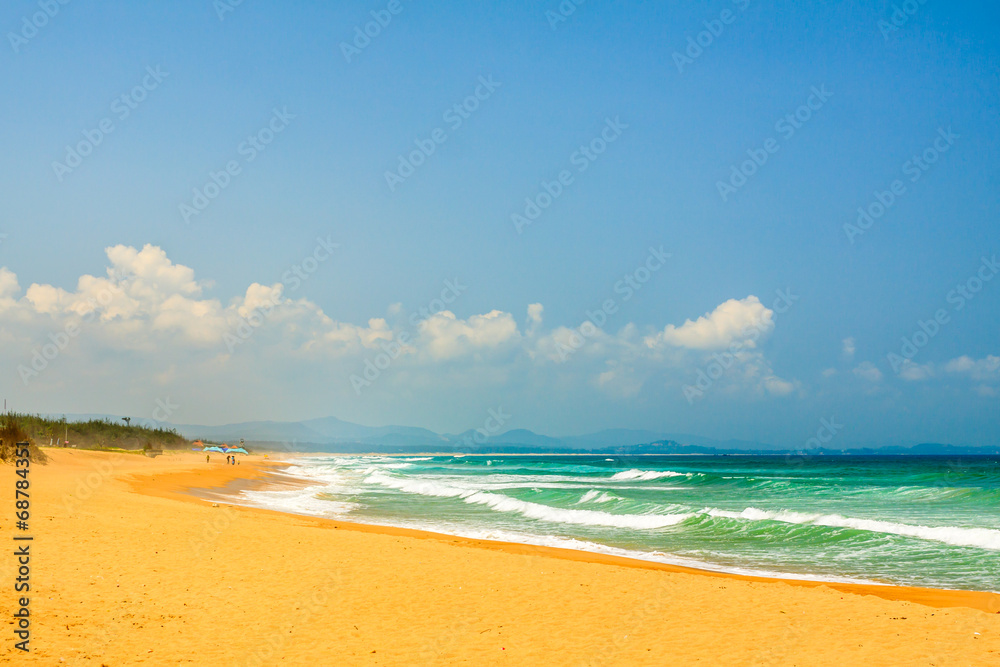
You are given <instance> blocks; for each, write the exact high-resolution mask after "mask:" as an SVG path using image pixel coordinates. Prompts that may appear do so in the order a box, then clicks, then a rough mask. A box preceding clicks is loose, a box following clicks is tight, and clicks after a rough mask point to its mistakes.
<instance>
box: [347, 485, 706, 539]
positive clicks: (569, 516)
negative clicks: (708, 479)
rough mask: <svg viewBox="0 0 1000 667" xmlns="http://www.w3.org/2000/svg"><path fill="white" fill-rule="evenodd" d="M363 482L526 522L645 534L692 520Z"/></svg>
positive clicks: (448, 489) (454, 489)
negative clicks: (512, 515) (481, 508)
mask: <svg viewBox="0 0 1000 667" xmlns="http://www.w3.org/2000/svg"><path fill="white" fill-rule="evenodd" d="M365 481H366V482H369V483H372V484H378V485H380V486H385V487H388V488H390V489H396V490H398V491H403V492H406V493H416V494H419V495H422V496H434V497H438V498H460V499H461V500H462V501H463V502H465V503H468V504H470V505H485V506H486V507H489V508H490V509H492V510H494V511H496V512H511V513H515V514H520V515H521V516H524V517H527V518H529V519H538V520H540V521H550V522H553V523H564V524H577V525H586V526H606V527H611V528H634V529H639V530H649V529H655V528H665V527H667V526H674V525H677V524H678V523H681V522H682V521H684V520H685V519H688V518H690V517H692V516H694V515H693V514H610V513H608V512H598V511H596V510H573V509H562V508H559V507H551V506H549V505H540V504H538V503H532V502H528V501H526V500H518V499H517V498H511V497H510V496H505V495H502V494H499V493H488V492H486V491H479V490H477V489H467V488H461V487H457V486H451V485H448V484H441V483H439V482H430V481H418V480H406V479H399V478H396V477H391V476H389V475H386V474H383V473H379V472H376V473H372V474H371V475H369V476H368V477H367V478H366V479H365Z"/></svg>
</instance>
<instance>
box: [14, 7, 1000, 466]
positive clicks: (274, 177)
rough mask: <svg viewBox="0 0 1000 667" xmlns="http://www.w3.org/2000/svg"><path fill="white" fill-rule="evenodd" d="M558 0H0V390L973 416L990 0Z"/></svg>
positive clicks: (29, 402) (733, 414)
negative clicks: (986, 0)
mask: <svg viewBox="0 0 1000 667" xmlns="http://www.w3.org/2000/svg"><path fill="white" fill-rule="evenodd" d="M569 4H570V5H573V6H574V7H575V9H573V11H571V12H568V13H566V11H568V10H565V11H564V10H561V9H560V7H562V6H563V5H566V3H563V5H560V4H559V3H558V2H547V3H542V4H538V3H528V2H524V1H521V0H516V1H515V0H511V1H509V2H503V3H492V4H489V3H487V4H478V5H470V6H459V7H451V6H442V5H436V4H420V3H411V2H409V1H408V0H403V1H401V2H400V3H398V4H394V5H393V7H394V8H395V10H398V11H395V10H394V11H393V12H389V10H388V9H386V7H387V4H386V3H384V2H383V3H366V4H357V3H347V4H343V5H337V6H327V5H325V4H323V3H314V2H304V3H299V4H298V5H297V6H296V7H295V8H294V9H290V8H287V7H277V6H271V5H259V4H254V3H241V4H239V5H230V4H225V3H222V6H223V7H225V9H222V10H220V9H219V6H220V3H215V4H214V5H213V4H212V3H193V4H181V5H177V6H171V7H170V9H169V10H166V9H155V8H150V7H145V6H131V5H119V4H117V3H116V4H114V5H111V6H107V5H101V6H92V5H87V4H85V3H70V4H66V5H62V4H60V5H59V6H58V12H57V14H56V15H55V16H52V17H51V18H49V19H46V21H45V22H44V25H42V26H34V28H33V29H32V28H31V27H30V26H31V21H32V15H33V14H35V12H37V11H39V10H38V6H37V5H36V4H34V3H15V4H13V5H10V6H7V7H5V8H4V9H2V10H0V26H5V27H6V29H5V30H4V32H5V34H7V36H8V39H7V43H8V50H7V51H6V53H5V55H4V56H2V57H3V58H5V59H6V64H5V66H4V67H3V68H0V86H2V87H3V89H4V90H5V91H7V92H8V95H7V96H6V102H5V103H4V104H3V113H4V114H5V118H6V119H7V121H8V123H7V127H9V128H11V129H10V130H9V131H8V132H7V135H6V140H5V145H6V147H7V150H6V151H4V154H3V156H0V194H2V196H3V199H4V202H5V203H6V213H7V214H6V215H5V216H4V218H3V219H2V220H0V342H2V345H0V364H2V367H3V369H4V371H3V373H2V374H0V395H2V396H0V397H5V398H7V399H8V406H9V407H10V408H11V409H13V410H19V411H27V412H42V413H48V412H57V411H58V412H71V413H107V412H108V411H109V410H112V409H114V410H119V411H121V412H122V415H123V416H124V415H130V416H132V417H133V418H135V419H153V420H159V421H163V422H172V423H182V424H227V423H238V422H243V421H251V420H255V419H269V420H275V421H301V420H306V419H311V418H316V416H317V415H331V414H335V415H337V416H338V417H339V418H340V419H343V420H345V421H349V422H353V423H358V424H384V425H388V424H400V425H408V426H417V427H422V428H427V429H430V430H432V431H435V432H438V433H460V432H462V431H465V430H467V429H475V428H480V427H482V426H483V425H484V424H485V423H486V421H487V420H488V419H490V411H491V410H503V411H504V413H505V414H507V415H509V419H507V420H506V421H505V423H504V427H505V429H517V428H524V429H528V430H531V431H534V432H536V433H540V434H558V433H578V434H586V433H591V432H595V431H599V430H602V429H607V428H632V429H641V430H648V431H655V432H663V433H689V434H698V435H699V436H702V437H705V438H711V439H715V440H729V439H735V440H745V441H759V442H764V443H770V444H773V445H774V446H776V447H786V448H795V447H802V446H804V445H805V443H807V442H808V441H809V440H810V439H811V438H814V437H816V435H817V433H819V432H821V430H822V429H824V428H826V427H825V426H824V420H826V421H828V422H835V423H837V424H839V425H841V426H840V427H839V428H837V429H834V432H832V433H831V439H830V441H829V443H828V445H827V446H829V447H831V448H852V447H862V446H864V447H878V446H884V445H892V444H899V443H901V442H906V443H917V442H940V443H950V444H956V445H983V446H996V445H998V444H1000V428H998V426H1000V421H998V417H997V415H998V414H1000V412H998V410H997V407H998V400H1000V336H998V334H1000V330H998V326H997V323H998V322H1000V280H993V278H994V277H995V276H996V274H997V273H1000V264H998V261H997V255H998V254H1000V239H998V238H997V232H998V230H1000V226H998V225H997V215H998V213H1000V199H998V192H1000V188H997V184H996V182H995V181H996V178H995V165H996V155H997V154H998V149H1000V127H998V123H1000V121H998V118H1000V114H998V113H997V111H998V103H997V99H998V93H1000V81H998V78H997V75H996V72H997V71H998V65H1000V49H998V44H997V40H996V36H995V30H994V29H993V28H991V26H995V25H996V23H997V12H998V11H1000V10H998V8H997V7H996V6H994V5H983V4H980V3H958V4H954V5H947V6H944V5H936V4H934V3H923V4H921V3H915V4H914V5H913V6H914V9H913V11H912V12H903V13H899V12H902V10H901V9H899V7H897V6H896V4H899V3H895V4H894V3H892V2H878V3H870V4H869V5H866V6H864V7H857V6H829V5H827V4H825V3H814V2H810V3H804V4H797V5H794V6H786V5H778V4H776V3H773V2H750V1H749V0H720V1H719V2H716V3H712V4H710V5H708V6H682V7H675V6H669V7H668V6H660V5H650V4H648V3H646V4H625V5H619V4H616V5H603V4H600V3H583V4H580V5H578V6H577V5H575V3H569ZM909 6H910V5H907V7H909ZM25 21H27V23H25ZM26 26H28V27H26ZM373 26H374V27H373ZM366 31H367V34H366ZM161 417H162V419H161ZM828 430H829V429H828Z"/></svg>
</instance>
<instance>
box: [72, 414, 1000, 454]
mask: <svg viewBox="0 0 1000 667" xmlns="http://www.w3.org/2000/svg"><path fill="white" fill-rule="evenodd" d="M66 418H67V419H69V420H70V421H73V420H74V419H77V418H83V420H84V421H85V420H88V419H89V420H95V419H96V420H98V421H101V420H105V419H106V420H109V421H112V422H114V421H115V420H117V419H118V418H117V417H112V416H110V415H66ZM133 423H137V422H133ZM146 425H147V426H154V427H158V426H160V425H158V424H156V423H155V422H152V420H149V422H148V423H147V424H146ZM169 426H171V427H172V429H173V430H175V431H176V432H177V434H179V436H183V438H188V439H195V438H201V439H204V440H211V441H214V442H238V441H239V440H240V439H241V438H242V439H244V440H245V441H246V442H247V444H248V445H253V446H254V447H256V448H258V449H271V450H275V451H305V452H332V451H337V452H345V453H350V452H387V453H412V452H467V453H476V452H478V453H560V452H561V453H577V454H586V453H592V454H595V455H598V454H600V455H637V456H638V455H644V454H661V455H671V454H701V455H750V454H755V455H788V454H797V453H799V450H794V449H780V448H777V447H775V446H773V445H771V444H768V443H761V442H755V441H749V440H713V439H712V438H706V437H703V436H698V435H690V434H670V433H662V432H658V431H649V430H640V429H627V428H619V429H605V430H602V431H597V432H595V433H586V434H583V435H572V436H563V437H552V436H548V435H543V434H540V433H535V432H534V431H530V430H528V429H512V430H509V431H505V432H503V433H500V434H497V435H493V436H491V437H489V438H485V439H484V438H483V437H482V434H481V433H480V434H477V432H476V431H475V430H471V429H470V430H468V431H464V432H462V433H457V434H440V433H435V432H434V431H431V430H429V429H426V428H420V427H415V426H398V425H391V426H364V425H362V424H355V423H352V422H348V421H344V420H342V419H338V418H337V417H321V418H318V419H307V420H304V421H299V422H279V421H250V422H241V423H236V424H225V425H222V426H200V425H195V424H177V425H169ZM806 453H807V454H809V455H816V456H836V455H844V454H857V455H872V454H887V455H888V454H901V455H939V456H941V455H972V454H998V453H1000V448H997V447H968V446H956V445H946V444H936V443H924V444H919V445H915V446H913V447H904V446H891V447H884V448H880V449H871V448H867V449H849V450H834V449H816V450H809V451H808V452H806Z"/></svg>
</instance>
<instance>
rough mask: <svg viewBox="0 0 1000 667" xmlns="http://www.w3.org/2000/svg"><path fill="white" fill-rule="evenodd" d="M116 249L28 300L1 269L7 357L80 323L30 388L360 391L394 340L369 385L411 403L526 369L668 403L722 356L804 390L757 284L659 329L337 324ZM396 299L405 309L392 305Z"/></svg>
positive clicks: (767, 380)
mask: <svg viewBox="0 0 1000 667" xmlns="http://www.w3.org/2000/svg"><path fill="white" fill-rule="evenodd" d="M106 253H107V257H108V268H107V270H106V271H104V272H103V273H104V274H105V275H83V276H81V277H80V278H79V280H78V281H77V285H76V288H75V289H72V290H66V289H62V288H58V287H55V286H52V285H44V284H34V285H31V286H30V287H29V288H28V290H27V291H26V292H25V293H24V295H23V296H20V297H18V295H19V294H20V288H19V286H18V282H17V276H16V275H14V274H13V273H12V272H11V271H9V270H7V269H0V311H3V313H4V316H3V319H2V320H0V340H3V341H4V342H5V345H4V346H3V347H2V349H0V358H3V359H4V361H5V362H7V363H8V364H9V366H10V367H11V368H18V367H24V366H26V365H27V366H30V364H31V360H32V358H33V355H34V354H35V352H36V351H37V350H38V349H40V347H41V346H42V345H44V344H46V342H47V341H48V340H49V338H48V337H49V336H51V335H52V334H53V333H56V332H60V331H65V330H67V327H70V326H72V327H75V328H76V330H78V331H79V333H78V334H75V335H74V338H73V339H72V340H70V341H69V344H68V345H67V346H66V348H65V350H63V351H61V352H60V355H63V354H65V355H67V356H69V357H72V358H73V360H72V363H70V361H69V360H68V359H54V360H50V363H49V364H48V365H47V367H59V368H60V371H59V372H57V373H49V372H48V371H44V372H43V374H42V377H41V379H32V380H31V382H32V384H31V386H30V390H31V391H32V392H34V391H37V392H38V393H39V394H45V395H51V394H50V393H47V390H51V388H52V387H53V386H59V387H69V386H80V385H82V384H84V383H91V382H92V381H93V380H94V379H95V378H99V377H100V378H106V379H107V381H108V382H109V383H111V382H113V379H114V378H128V381H129V382H137V383H140V384H141V383H143V382H145V384H141V387H142V389H141V390H147V391H163V392H166V391H170V387H171V386H173V387H175V389H173V391H174V393H175V395H176V394H177V393H178V392H184V393H186V394H188V395H192V394H194V393H197V392H199V391H203V392H205V396H204V397H203V399H202V400H206V401H208V402H209V403H211V402H212V401H220V402H221V401H229V402H235V401H236V400H237V398H236V397H235V396H234V393H239V392H247V395H244V396H243V398H242V400H243V401H249V400H256V397H257V396H263V395H266V396H271V397H272V398H273V397H274V396H275V395H276V394H275V392H279V394H282V395H284V396H288V397H295V396H298V395H299V394H300V393H301V392H304V391H306V390H305V389H304V386H305V382H306V380H304V379H303V378H304V377H314V378H315V379H314V381H315V382H320V383H321V384H319V385H315V386H314V388H313V390H312V391H313V393H315V391H316V387H317V386H318V387H319V388H321V390H322V391H323V392H324V395H328V396H329V397H330V398H331V399H332V400H342V399H344V396H345V395H346V396H347V397H348V399H351V400H353V399H354V398H356V395H355V392H354V390H353V388H352V385H351V382H350V380H349V378H350V377H351V375H352V374H356V373H361V372H363V371H364V369H365V368H366V366H365V364H366V362H369V361H371V360H372V359H374V358H375V357H376V356H377V355H380V354H381V355H382V356H383V357H385V354H386V353H388V354H390V355H391V357H392V361H391V364H392V367H391V368H388V369H387V368H380V370H381V371H383V373H380V375H386V376H388V377H389V378H390V379H388V380H383V379H379V380H378V389H372V391H375V392H385V393H392V394H393V396H394V397H397V398H399V399H400V400H403V397H405V396H408V395H412V394H413V393H418V392H419V393H424V394H426V392H428V391H435V390H437V391H442V392H447V391H453V390H455V388H456V387H470V388H472V387H474V388H475V391H478V392H489V391H495V390H496V389H497V388H504V387H506V386H507V384H506V383H507V382H509V381H510V379H511V378H512V377H515V378H519V379H520V381H522V382H526V383H528V384H529V385H530V387H531V388H532V391H534V390H535V389H537V390H538V391H539V392H546V391H547V392H555V393H558V395H560V396H566V397H569V396H570V395H572V396H573V399H574V400H581V399H583V398H584V397H586V396H587V394H585V393H582V392H587V391H590V392H595V391H596V392H599V394H600V395H603V396H605V397H610V398H612V399H615V400H623V399H627V398H628V399H634V398H636V397H643V396H645V395H646V394H648V393H649V392H651V391H656V392H659V393H660V394H662V392H664V391H665V392H666V396H667V397H668V400H669V397H670V396H674V397H675V398H676V399H677V400H678V401H684V395H683V392H682V387H683V386H684V385H686V384H690V383H691V382H693V381H694V379H695V377H696V374H697V373H698V372H699V371H701V370H703V369H705V368H707V367H708V365H709V364H711V363H713V361H714V360H716V359H717V358H720V356H721V358H724V359H725V371H724V374H723V375H724V377H720V378H718V380H717V381H716V382H715V384H714V387H715V389H713V391H716V390H717V391H719V392H720V394H723V395H734V396H740V395H747V396H751V395H752V396H758V397H760V396H768V395H770V396H787V395H790V394H792V393H793V392H794V391H795V390H796V389H797V388H798V387H799V385H798V383H797V382H795V381H794V380H789V379H784V378H781V377H779V376H778V375H777V373H775V371H774V369H772V367H771V364H770V363H769V361H768V360H767V358H766V357H765V355H764V353H763V352H762V351H761V350H760V349H759V347H758V346H757V345H756V343H757V341H758V339H759V338H760V337H761V336H763V335H766V334H767V333H769V332H770V331H772V330H773V328H774V320H773V312H772V311H771V310H769V309H767V308H765V307H764V306H763V305H761V303H760V301H759V300H758V299H757V298H756V297H754V296H748V297H746V298H744V299H740V300H737V299H730V300H728V301H726V302H724V303H722V304H720V305H719V306H718V307H716V308H715V309H713V310H711V311H710V312H708V313H706V314H705V315H703V316H701V317H698V318H697V319H695V320H690V319H689V320H687V321H685V322H684V323H683V324H681V325H679V326H675V325H669V326H666V327H665V328H663V329H660V330H658V331H656V330H654V331H648V330H647V331H641V330H640V328H639V327H637V326H636V325H635V324H632V323H627V322H624V323H622V326H621V328H619V329H618V330H617V331H610V330H608V331H605V330H603V329H598V328H597V327H594V326H591V325H588V326H586V327H582V328H581V327H580V326H577V327H575V328H569V327H565V326H555V327H553V328H550V329H544V328H543V327H544V312H545V309H544V307H543V306H542V304H540V303H532V304H529V305H528V306H527V308H526V312H527V318H526V320H525V321H524V324H523V325H522V326H523V328H522V326H519V324H518V322H517V319H516V318H515V317H514V315H512V314H511V313H509V312H504V311H500V310H491V311H489V312H487V313H483V314H471V315H469V316H467V317H459V316H457V315H456V314H455V313H453V312H451V311H443V312H439V313H437V314H435V315H432V316H431V317H428V318H427V319H425V320H423V321H422V322H420V323H419V325H418V326H417V328H416V330H415V331H414V330H412V329H410V328H408V323H407V322H401V321H399V318H391V321H387V320H386V319H383V318H381V317H373V318H371V319H369V320H368V321H367V322H366V323H363V324H354V323H351V322H343V321H338V320H336V319H335V318H333V317H330V316H329V315H327V314H326V313H324V312H323V310H322V308H320V307H319V305H317V304H316V303H314V302H311V301H309V300H308V299H305V298H300V299H289V298H288V296H287V294H286V292H287V290H285V289H284V286H283V285H282V284H281V283H277V284H273V285H265V284H262V283H257V282H254V283H251V284H250V285H249V286H248V287H247V288H246V290H245V292H244V293H242V294H238V295H236V296H233V297H231V298H225V299H219V298H217V297H215V296H213V295H211V294H208V290H209V289H210V283H209V282H208V281H205V280H199V279H198V278H197V276H196V275H195V272H194V270H193V269H191V268H189V267H186V266H182V265H178V264H174V263H173V262H172V261H171V260H170V259H169V258H168V257H167V255H166V253H165V252H163V250H162V249H160V248H158V247H155V246H150V245H147V246H145V247H143V248H142V249H141V250H137V249H135V248H130V247H126V246H114V247H111V248H108V249H107V250H106ZM387 312H388V314H389V315H390V316H391V315H393V314H397V315H398V314H399V313H400V312H403V310H402V307H401V306H400V305H398V304H393V305H390V306H389V307H388V310H387ZM581 329H582V330H584V331H585V332H586V335H581ZM407 334H409V338H406V335H407ZM734 344H736V345H735V347H732V346H733V345H734ZM727 346H730V347H729V349H728V350H727V349H726V348H727ZM566 350H570V355H569V356H566V354H565V352H566ZM718 350H722V351H718ZM383 366H384V361H383ZM369 374H370V375H371V371H369ZM320 378H321V379H320ZM88 386H90V385H89V384H88ZM154 386H155V387H158V388H157V389H153V387H154ZM372 386H373V387H374V386H375V384H374V382H373V385H372ZM116 387H117V385H113V384H111V385H110V388H111V389H114V388H116ZM176 387H179V389H178V388H176ZM235 387H238V388H239V390H235V389H234V388H235ZM106 391H107V390H106ZM121 391H125V390H124V389H121ZM366 391H367V389H366ZM408 392H410V393H408ZM593 395H594V394H593V393H591V396H593ZM366 398H367V396H366ZM192 400H194V399H192ZM289 400H293V399H289ZM490 400H492V397H491V398H490Z"/></svg>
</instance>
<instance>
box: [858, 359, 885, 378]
mask: <svg viewBox="0 0 1000 667" xmlns="http://www.w3.org/2000/svg"><path fill="white" fill-rule="evenodd" d="M854 374H855V375H857V376H858V377H859V378H862V379H864V380H868V381H869V382H878V381H880V380H881V379H882V371H880V370H879V369H878V368H876V367H875V364H873V363H872V362H870V361H863V362H861V363H860V364H858V366H857V367H856V368H855V369H854Z"/></svg>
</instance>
